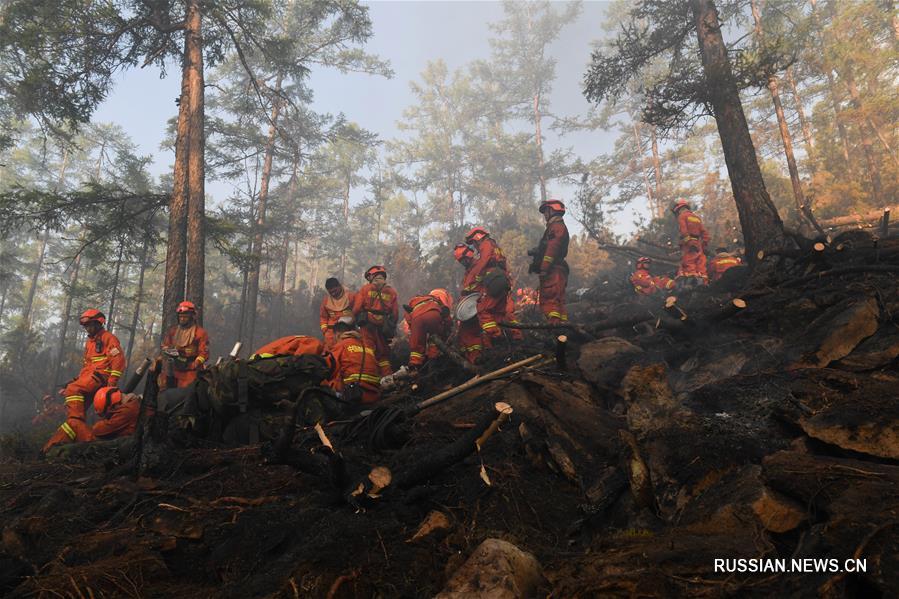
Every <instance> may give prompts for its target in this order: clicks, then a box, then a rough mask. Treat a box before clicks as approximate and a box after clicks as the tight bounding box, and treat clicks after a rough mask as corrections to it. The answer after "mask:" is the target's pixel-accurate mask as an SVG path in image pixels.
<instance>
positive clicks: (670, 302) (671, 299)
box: [665, 295, 677, 308]
mask: <svg viewBox="0 0 899 599" xmlns="http://www.w3.org/2000/svg"><path fill="white" fill-rule="evenodd" d="M676 303H677V297H676V296H674V295H669V296H668V297H666V298H665V307H666V308H670V307H672V306H673V305H674V304H676Z"/></svg>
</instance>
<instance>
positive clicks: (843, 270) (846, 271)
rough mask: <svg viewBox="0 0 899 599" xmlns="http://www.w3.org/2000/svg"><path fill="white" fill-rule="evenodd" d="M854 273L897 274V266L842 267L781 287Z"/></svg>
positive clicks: (784, 283) (784, 284)
mask: <svg viewBox="0 0 899 599" xmlns="http://www.w3.org/2000/svg"><path fill="white" fill-rule="evenodd" d="M856 272H899V265H896V264H868V265H865V266H843V267H840V268H833V269H831V270H823V271H821V272H817V273H813V274H810V275H807V276H804V277H799V278H798V279H791V280H789V281H785V282H783V283H781V285H780V286H781V287H792V286H793V285H800V284H802V283H807V282H809V281H815V280H817V279H823V278H824V277H833V276H837V275H845V274H850V273H856Z"/></svg>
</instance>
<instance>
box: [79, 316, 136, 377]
mask: <svg viewBox="0 0 899 599" xmlns="http://www.w3.org/2000/svg"><path fill="white" fill-rule="evenodd" d="M124 371H125V354H124V353H123V352H122V344H121V343H119V340H118V338H117V337H116V336H115V335H113V334H112V333H110V332H109V331H107V330H106V329H100V332H98V333H97V334H96V335H94V336H93V337H88V338H87V341H85V343H84V361H83V362H82V367H81V372H80V373H78V378H79V379H80V378H84V377H90V376H92V375H94V374H96V375H98V376H99V377H100V378H102V380H103V381H104V383H105V384H106V385H108V386H109V387H115V386H116V384H118V382H119V377H120V376H122V373H123V372H124Z"/></svg>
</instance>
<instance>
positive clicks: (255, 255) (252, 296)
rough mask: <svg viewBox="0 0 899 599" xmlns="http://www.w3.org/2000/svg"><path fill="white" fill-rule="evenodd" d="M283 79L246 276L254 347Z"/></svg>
mask: <svg viewBox="0 0 899 599" xmlns="http://www.w3.org/2000/svg"><path fill="white" fill-rule="evenodd" d="M280 93H281V76H280V75H279V76H278V81H277V84H276V85H275V93H274V96H273V98H274V99H273V103H272V114H271V120H270V124H269V129H268V139H267V140H266V142H265V158H264V160H263V162H262V181H261V182H260V185H259V199H258V201H257V204H256V222H255V225H254V230H253V249H252V252H251V253H252V258H251V260H252V263H251V267H250V271H249V273H248V274H247V310H246V317H247V327H246V330H247V336H246V339H247V343H248V344H249V345H250V346H253V340H254V339H253V338H254V337H255V334H256V309H257V306H258V302H259V271H260V264H261V262H262V241H263V233H264V231H265V213H266V210H267V208H268V189H269V183H270V182H271V178H272V162H273V160H274V156H275V140H276V139H277V136H278V116H279V114H280V112H281V101H280V96H279V95H280Z"/></svg>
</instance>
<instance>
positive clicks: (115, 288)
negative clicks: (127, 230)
mask: <svg viewBox="0 0 899 599" xmlns="http://www.w3.org/2000/svg"><path fill="white" fill-rule="evenodd" d="M124 251H125V244H124V242H123V241H122V240H119V253H118V256H116V261H115V274H114V275H113V278H112V294H111V295H110V298H109V313H108V314H107V315H106V320H107V325H106V328H107V330H109V332H110V333H112V332H113V330H114V329H115V323H114V322H113V319H114V318H115V309H116V305H115V304H116V300H117V299H118V297H119V279H120V275H121V273H122V253H123V252H124Z"/></svg>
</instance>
